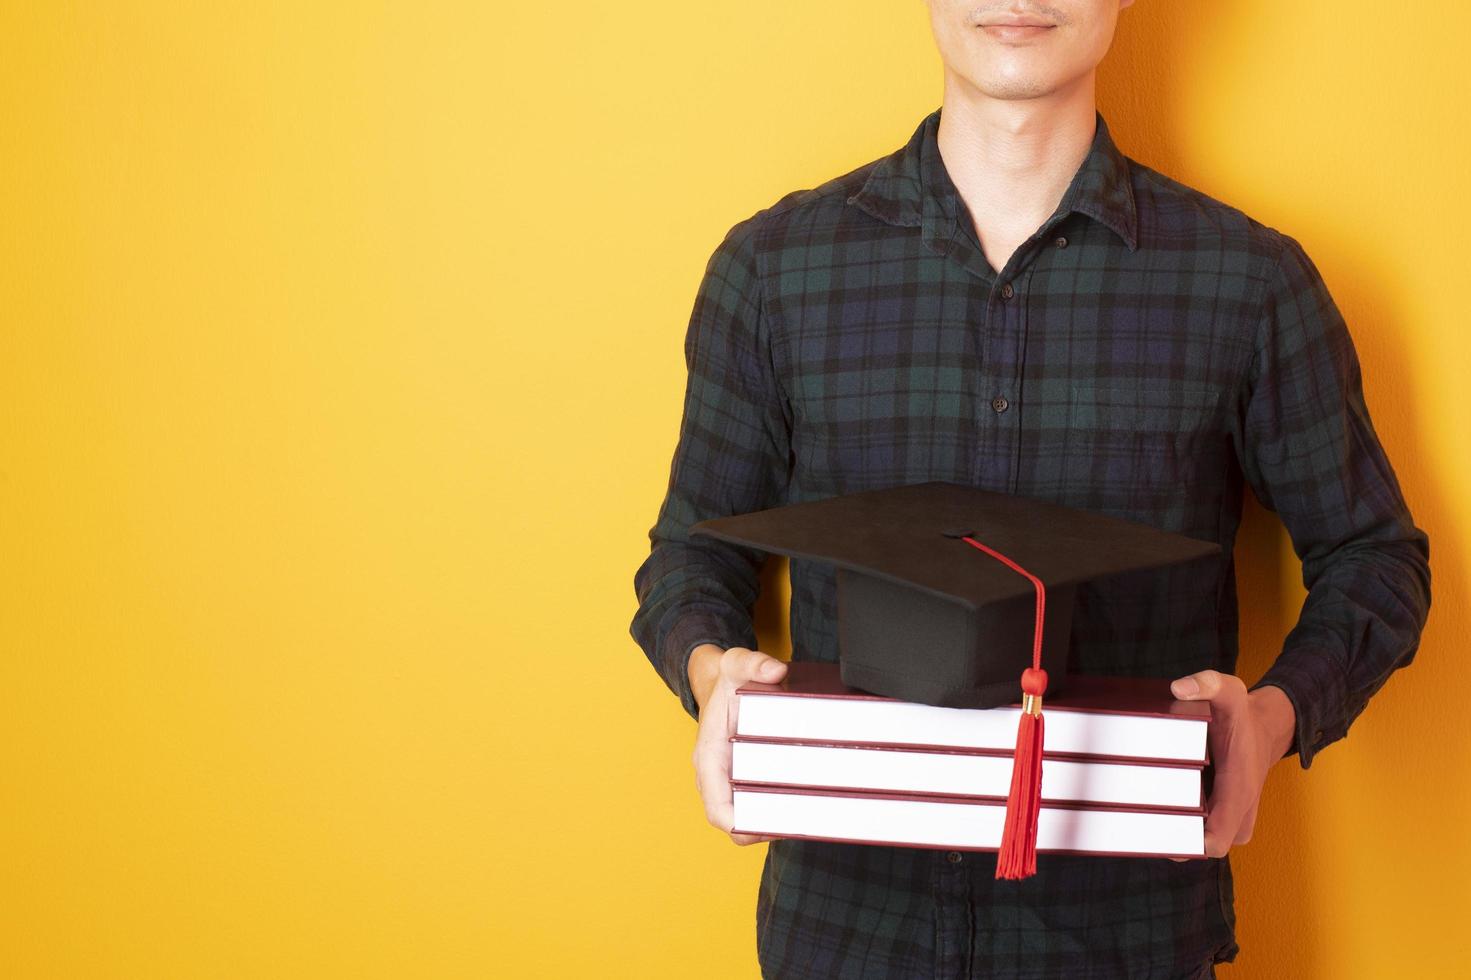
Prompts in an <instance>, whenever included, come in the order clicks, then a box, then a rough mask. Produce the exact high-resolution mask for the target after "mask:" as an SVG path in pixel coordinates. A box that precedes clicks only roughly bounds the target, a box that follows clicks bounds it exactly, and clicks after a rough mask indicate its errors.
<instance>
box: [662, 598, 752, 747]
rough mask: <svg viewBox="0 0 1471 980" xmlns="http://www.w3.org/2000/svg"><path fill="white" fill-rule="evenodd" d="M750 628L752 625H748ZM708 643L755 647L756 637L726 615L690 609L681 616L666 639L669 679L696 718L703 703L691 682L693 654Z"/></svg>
mask: <svg viewBox="0 0 1471 980" xmlns="http://www.w3.org/2000/svg"><path fill="white" fill-rule="evenodd" d="M747 629H749V627H748V628H747ZM704 643H713V644H714V645H715V646H718V647H720V649H722V650H729V649H730V648H731V647H742V646H743V647H749V648H751V649H755V646H756V640H755V638H754V637H753V636H751V635H750V634H749V632H745V631H743V630H741V629H740V628H737V627H733V626H732V624H730V623H729V622H727V621H726V620H725V619H724V618H723V617H721V616H719V615H716V614H713V613H708V612H694V613H689V614H687V615H685V616H683V617H681V618H680V619H679V621H678V622H676V623H675V624H674V627H673V628H672V629H670V631H669V635H668V636H666V637H665V639H664V649H665V651H666V652H665V672H664V673H665V677H664V679H665V682H666V683H668V685H669V688H670V690H672V691H673V692H674V693H675V694H677V695H678V696H679V703H680V705H681V706H682V707H683V708H684V710H685V713H686V714H688V715H689V716H690V717H691V718H693V719H694V720H695V721H697V722H698V721H699V720H700V706H699V703H698V702H696V701H695V692H694V689H693V688H692V687H691V686H690V667H689V664H690V655H691V654H693V653H694V652H695V648H696V647H698V646H700V645H701V644H704Z"/></svg>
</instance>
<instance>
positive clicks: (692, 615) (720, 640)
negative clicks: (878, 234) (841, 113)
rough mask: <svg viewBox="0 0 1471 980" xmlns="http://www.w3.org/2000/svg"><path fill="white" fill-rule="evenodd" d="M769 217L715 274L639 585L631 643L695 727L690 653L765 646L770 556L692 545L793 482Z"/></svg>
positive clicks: (694, 328)
mask: <svg viewBox="0 0 1471 980" xmlns="http://www.w3.org/2000/svg"><path fill="white" fill-rule="evenodd" d="M760 214H761V213H760V212H758V213H757V214H756V215H753V216H752V217H750V218H747V219H746V220H744V221H742V222H740V223H739V224H737V225H735V226H734V227H733V228H731V230H730V231H729V232H727V233H726V236H725V238H724V240H723V241H722V242H721V243H720V245H719V246H718V247H717V248H716V249H715V252H714V254H713V255H712V256H711V257H710V259H709V262H708V263H707V265H706V268H705V274H704V278H703V279H702V281H701V282H700V286H699V290H698V292H697V294H696V298H695V304H694V310H693V312H692V313H691V316H690V321H689V328H688V332H687V333H686V336H685V344H684V354H685V364H686V366H687V368H688V371H689V374H688V380H687V382H686V388H685V395H684V414H683V417H682V419H681V421H680V428H679V440H678V444H677V445H676V447H675V450H674V458H673V461H672V463H671V465H670V473H669V485H668V490H667V492H666V494H665V497H664V501H663V504H662V505H661V506H660V509H659V514H658V518H657V520H656V521H655V523H654V525H653V527H652V528H651V529H650V530H649V540H650V549H649V555H648V557H647V558H646V559H645V560H644V562H643V564H642V565H640V566H639V568H638V570H637V572H636V573H635V574H634V580H633V584H634V591H635V593H636V595H637V598H638V610H637V612H636V613H635V614H634V617H633V622H632V624H631V625H630V628H629V629H630V633H631V634H632V635H633V637H634V639H635V640H636V641H637V642H638V644H639V646H640V647H642V649H643V651H644V654H645V655H646V656H647V657H648V658H649V661H650V663H652V664H653V666H654V669H655V670H656V671H658V673H659V675H660V676H661V677H662V678H663V680H664V683H665V684H666V685H668V687H669V689H670V690H671V691H673V692H674V693H675V694H676V695H677V696H678V697H679V701H680V703H681V705H683V707H684V709H685V711H686V712H687V713H688V714H689V715H690V717H692V718H694V719H696V720H699V706H698V705H697V704H696V702H695V698H694V694H693V692H692V691H691V689H690V683H689V674H688V664H689V657H690V653H691V652H692V651H693V650H694V648H695V647H697V646H699V645H700V644H702V643H714V644H715V645H717V646H719V647H722V648H726V649H728V648H730V647H736V646H743V647H748V648H752V649H754V648H755V646H756V642H757V641H756V636H755V628H754V623H753V612H754V606H755V602H756V599H757V596H758V594H759V592H760V571H761V565H762V563H763V561H764V560H765V555H764V553H762V552H760V551H758V550H755V549H751V548H745V547H742V546H738V545H733V544H729V543H725V542H720V541H715V540H713V539H711V538H707V537H692V536H691V535H690V533H689V530H690V527H691V526H692V525H694V524H696V523H698V522H699V521H702V520H705V519H706V518H711V517H724V516H728V515H732V514H743V513H749V512H750V511H755V510H762V509H765V508H767V507H774V506H777V505H778V504H779V503H780V502H781V498H782V497H783V496H784V495H785V492H786V485H787V480H788V478H789V475H790V472H791V462H790V445H791V438H790V416H789V414H788V412H787V410H786V408H785V405H786V402H785V400H784V399H783V397H782V395H781V392H780V388H779V386H778V383H777V380H776V372H775V368H774V364H773V361H772V357H771V353H770V350H771V344H770V331H769V324H768V318H767V316H766V311H765V308H764V307H765V304H764V300H763V292H762V285H761V278H760V275H759V273H758V270H757V263H756V255H755V251H754V235H755V231H756V227H757V221H758V219H759V217H760Z"/></svg>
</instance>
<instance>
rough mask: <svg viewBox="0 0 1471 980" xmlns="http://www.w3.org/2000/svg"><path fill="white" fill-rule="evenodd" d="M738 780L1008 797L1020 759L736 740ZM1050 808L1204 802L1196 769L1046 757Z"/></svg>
mask: <svg viewBox="0 0 1471 980" xmlns="http://www.w3.org/2000/svg"><path fill="white" fill-rule="evenodd" d="M730 742H731V774H730V775H731V779H732V780H735V781H739V782H742V783H750V784H754V783H764V784H768V785H787V786H814V787H821V788H827V789H856V790H893V791H900V792H910V793H939V794H944V795H949V796H982V797H993V798H1005V796H1006V794H1007V791H1008V790H1009V789H1010V786H1011V763H1012V757H1011V753H1009V752H1002V751H1000V750H998V749H960V748H947V747H944V746H915V745H895V744H885V743H868V744H862V743H837V742H821V741H811V740H785V739H779V738H770V737H765V736H755V735H733V736H731V738H730ZM1042 800H1043V802H1044V803H1045V802H1066V803H1112V804H1119V805H1131V806H1139V807H1174V808H1190V807H1199V806H1202V805H1203V804H1204V787H1203V780H1202V776H1201V767H1200V766H1199V765H1197V764H1193V763H1179V762H1158V761H1154V760H1149V761H1137V760H1136V761H1134V762H1121V761H1109V760H1107V759H1106V758H1105V757H1101V756H1086V755H1078V756H1063V755H1060V754H1058V753H1053V752H1044V753H1043V756H1042Z"/></svg>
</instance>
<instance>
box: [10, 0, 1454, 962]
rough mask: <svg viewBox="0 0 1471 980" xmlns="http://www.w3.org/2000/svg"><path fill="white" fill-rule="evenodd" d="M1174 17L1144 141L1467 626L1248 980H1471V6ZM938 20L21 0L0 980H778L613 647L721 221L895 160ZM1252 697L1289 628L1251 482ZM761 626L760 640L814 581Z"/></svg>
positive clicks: (1438, 643)
mask: <svg viewBox="0 0 1471 980" xmlns="http://www.w3.org/2000/svg"><path fill="white" fill-rule="evenodd" d="M1390 14H1392V15H1393V16H1387V15H1386V12H1385V9H1384V7H1383V5H1382V4H1377V3H1370V2H1368V0H1333V2H1329V0H1317V2H1313V3H1297V4H1282V3H1276V2H1268V0H1240V2H1233V3H1215V2H1213V3H1169V2H1160V0H1140V2H1139V3H1137V4H1136V5H1135V6H1134V7H1133V8H1131V9H1128V10H1126V11H1125V12H1124V14H1123V18H1122V21H1121V28H1120V34H1119V37H1118V39H1117V41H1116V44H1115V47H1114V50H1113V51H1112V53H1111V54H1110V56H1109V59H1108V60H1107V61H1106V62H1105V63H1104V66H1103V68H1102V71H1101V77H1100V88H1099V95H1100V105H1101V108H1102V109H1103V111H1104V113H1105V115H1106V117H1107V118H1108V120H1109V121H1110V123H1111V124H1112V126H1113V129H1114V132H1115V136H1116V138H1117V139H1118V141H1119V142H1120V145H1121V146H1122V147H1123V148H1124V150H1125V152H1126V153H1129V154H1130V155H1132V156H1134V157H1136V158H1137V159H1139V160H1142V161H1143V162H1145V163H1148V164H1150V165H1152V166H1155V167H1157V168H1159V169H1161V170H1163V171H1164V172H1166V173H1168V174H1171V175H1172V176H1175V177H1177V178H1179V179H1181V180H1183V181H1185V182H1186V183H1188V184H1191V185H1193V186H1196V187H1198V188H1200V189H1202V190H1204V191H1206V192H1207V193H1210V194H1212V195H1214V196H1217V197H1220V198H1222V199H1225V200H1227V201H1229V202H1231V203H1233V204H1235V205H1237V206H1239V207H1241V208H1243V209H1244V210H1246V211H1247V212H1248V213H1250V214H1252V215H1253V216H1255V217H1257V218H1259V219H1260V220H1263V221H1265V222H1267V223H1268V224H1272V225H1274V226H1276V227H1279V228H1281V229H1283V230H1285V231H1287V232H1289V233H1291V234H1293V235H1295V236H1296V237H1298V238H1299V239H1300V240H1301V241H1302V242H1303V243H1304V244H1305V246H1306V247H1307V248H1308V250H1309V253H1310V254H1311V255H1312V256H1313V257H1314V259H1315V260H1316V261H1317V262H1318V263H1319V265H1320V267H1321V268H1322V270H1323V273H1324V275H1325V277H1326V278H1327V280H1328V283H1329V285H1330V287H1331V289H1332V291H1333V293H1334V295H1335V296H1336V297H1337V299H1338V301H1339V303H1340V306H1341V307H1342V309H1343V310H1344V312H1345V314H1346V316H1347V317H1348V319H1349V321H1350V325H1351V329H1352V331H1353V334H1354V338H1355V340H1356V342H1357V344H1358V349H1359V352H1360V356H1361V359H1362V361H1363V365H1364V369H1365V377H1366V387H1367V391H1368V399H1369V402H1370V408H1371V410H1372V412H1373V416H1374V419H1375V422H1376V425H1377V427H1378V429H1379V431H1380V433H1381V435H1382V437H1383V439H1384V442H1385V443H1386V445H1387V446H1388V449H1389V451H1390V455H1391V457H1392V459H1393V460H1394V462H1395V464H1396V467H1397V469H1398V472H1399V474H1400V478H1401V480H1402V481H1403V484H1404V487H1405V491H1406V494H1407V496H1408V498H1409V500H1410V503H1411V506H1412V508H1413V510H1414V513H1415V516H1416V518H1417V520H1418V521H1419V522H1420V523H1421V525H1422V526H1424V527H1425V528H1426V529H1427V530H1428V531H1429V532H1430V537H1431V541H1432V552H1433V555H1434V558H1433V564H1434V580H1435V599H1434V610H1433V613H1432V617H1431V622H1430V626H1429V628H1428V630H1427V633H1426V636H1425V642H1424V644H1423V646H1422V649H1421V652H1420V655H1419V658H1418V660H1417V662H1416V663H1415V665H1414V666H1413V667H1412V668H1410V669H1409V670H1408V671H1405V672H1404V673H1402V674H1400V675H1398V676H1397V677H1396V678H1395V679H1394V680H1393V681H1392V682H1391V683H1390V684H1389V686H1388V687H1387V688H1386V689H1385V690H1384V691H1383V692H1382V693H1381V694H1380V695H1379V696H1378V697H1376V699H1375V701H1374V702H1373V703H1372V704H1371V706H1370V709H1369V711H1368V712H1367V713H1366V714H1365V715H1364V716H1363V717H1362V718H1361V719H1360V721H1359V722H1358V724H1357V725H1356V726H1355V727H1354V729H1353V732H1352V734H1351V736H1350V737H1349V738H1348V739H1347V740H1346V741H1345V742H1342V743H1339V744H1337V745H1335V746H1333V747H1332V748H1330V749H1329V750H1328V751H1327V752H1325V753H1324V754H1323V755H1322V756H1321V757H1320V759H1319V760H1318V762H1317V763H1316V764H1315V765H1314V767H1313V769H1312V770H1311V771H1309V772H1307V773H1303V772H1300V771H1297V770H1296V769H1295V768H1293V767H1294V766H1295V765H1296V763H1295V762H1294V763H1292V764H1291V765H1282V766H1279V767H1278V768H1277V769H1276V771H1275V772H1274V773H1273V775H1272V776H1271V778H1270V781H1269V783H1268V786H1267V795H1266V797H1265V801H1264V804H1263V811H1262V815H1261V821H1260V825H1259V828H1258V832H1257V836H1256V838H1255V839H1254V840H1253V841H1252V842H1251V843H1250V844H1248V845H1246V846H1245V847H1243V848H1240V849H1239V850H1238V851H1237V853H1236V858H1235V861H1236V866H1237V868H1238V889H1239V891H1238V909H1239V914H1240V922H1239V929H1240V939H1241V943H1242V946H1243V952H1242V954H1241V957H1240V959H1239V960H1238V962H1237V964H1236V965H1235V966H1234V967H1232V968H1228V969H1226V970H1223V971H1222V972H1223V975H1226V976H1241V977H1289V976H1290V977H1322V978H1329V977H1331V978H1343V977H1354V978H1360V977H1362V978H1380V977H1397V976H1408V975H1411V973H1412V972H1413V971H1419V974H1418V975H1425V976H1449V975H1451V974H1452V973H1455V972H1459V971H1463V970H1464V969H1465V966H1466V962H1467V957H1468V954H1471V942H1468V939H1467V930H1466V929H1465V927H1464V920H1465V916H1466V913H1467V911H1468V886H1467V884H1466V882H1467V881H1468V879H1471V859H1468V853H1467V848H1466V846H1465V833H1464V830H1463V828H1464V827H1465V825H1466V820H1467V809H1468V802H1471V801H1468V794H1467V789H1466V787H1467V785H1468V782H1471V766H1468V756H1471V735H1468V734H1467V730H1468V722H1467V717H1468V716H1467V714H1466V700H1465V699H1466V697H1467V689H1466V685H1465V683H1464V681H1465V677H1466V672H1465V669H1464V666H1463V664H1464V657H1463V656H1462V655H1457V654H1455V652H1454V651H1455V644H1456V643H1458V642H1464V638H1465V637H1466V635H1467V634H1468V632H1471V622H1468V617H1467V606H1466V602H1465V599H1464V598H1463V597H1464V595H1465V591H1466V586H1467V572H1466V566H1465V563H1464V560H1463V558H1462V556H1463V555H1464V554H1465V553H1466V549H1467V547H1468V545H1471V531H1468V519H1467V511H1466V509H1465V504H1464V500H1463V498H1464V496H1465V494H1466V492H1467V490H1468V488H1471V462H1468V453H1467V450H1468V448H1471V446H1468V440H1467V436H1466V432H1467V423H1468V416H1471V413H1468V410H1467V405H1466V399H1467V395H1468V391H1467V368H1468V366H1471V357H1468V354H1471V349H1468V348H1471V344H1468V339H1467V335H1468V331H1467V318H1466V313H1465V302H1466V297H1467V295H1468V290H1471V282H1468V276H1467V272H1466V268H1467V256H1468V254H1471V253H1468V247H1467V246H1468V242H1467V229H1468V228H1471V205H1468V203H1467V202H1468V198H1467V194H1466V185H1465V174H1466V173H1467V171H1468V169H1471V161H1468V159H1467V157H1468V154H1467V148H1468V135H1467V125H1466V124H1467V110H1466V99H1465V91H1466V90H1465V74H1464V71H1465V69H1464V62H1463V59H1462V57H1461V51H1462V46H1463V45H1464V42H1465V39H1466V37H1467V36H1468V34H1471V15H1468V13H1467V8H1466V6H1465V5H1463V4H1437V5H1433V6H1432V7H1430V8H1420V9H1417V10H1416V11H1415V12H1414V13H1413V15H1410V16H1404V17H1400V16H1399V15H1398V13H1396V12H1394V11H1391V12H1390ZM939 98H940V67H939V61H938V56H937V54H936V53H935V50H934V46H933V42H932V40H931V38H930V34H929V26H928V21H927V18H926V14H925V10H924V5H923V4H922V3H920V2H919V0H909V2H879V0H867V2H856V3H855V2H845V3H829V2H801V3H791V2H788V0H753V2H749V3H745V4H735V5H732V4H723V5H707V4H692V3H671V2H662V3H656V2H647V3H635V4H628V3H619V4H612V3H598V2H593V3H579V4H545V5H543V4H531V3H518V4H507V3H490V4H485V3H455V4H447V3H414V4H409V3H399V4H391V5H384V4H360V3H343V4H335V5H328V4H299V3H278V4H264V3H257V2H251V3H238V4H237V3H230V4H226V3H204V4H200V3H189V4H184V3H179V4H165V3H132V4H123V3H112V4H105V3H95V4H93V3H86V4H61V3H5V4H4V5H3V7H0V141H3V145H0V672H3V673H0V698H3V702H0V709H3V710H0V763H3V764H0V975H3V976H5V977H22V978H32V977H36V978H40V977H86V978H90V977H148V978H169V977H189V978H194V977H287V976H290V977H409V976H424V977H469V976H490V975H500V976H515V977H523V976H524V977H543V976H545V977H564V976H565V977H571V976H607V977H615V976H616V977H659V976H670V977H674V976H680V977H693V976H708V977H753V976H755V975H756V961H755V943H754V939H755V936H754V905H755V889H756V881H757V876H758V874H759V871H760V864H761V859H762V853H763V849H764V845H756V846H754V847H751V848H739V847H736V846H734V845H732V844H731V843H730V842H729V841H728V839H726V838H724V837H723V836H722V835H721V834H720V833H719V832H718V831H716V830H714V829H713V828H711V827H709V826H708V825H707V824H705V822H704V817H703V812H702V809H701V807H700V804H699V800H698V796H697V794H696V791H695V786H694V781H693V778H692V772H691V769H690V766H689V753H690V749H691V746H692V738H693V734H694V726H693V724H692V723H691V722H690V720H689V719H688V718H687V717H686V716H685V715H684V714H683V713H682V712H681V711H680V710H679V707H678V705H677V703H676V702H675V700H674V698H673V697H672V695H670V694H669V693H668V692H667V691H666V690H665V688H664V686H663V685H662V683H660V681H659V680H658V679H657V677H656V676H655V674H654V672H653V670H652V668H651V667H650V666H649V665H648V664H647V663H646V662H645V660H644V656H643V654H642V653H641V652H640V650H639V649H638V648H637V647H636V646H635V645H634V644H633V642H632V640H631V639H630V638H629V636H628V634H627V628H628V622H629V619H630V617H631V615H632V613H633V609H634V596H633V590H632V575H633V571H634V569H635V568H636V567H637V565H638V563H639V562H640V561H641V560H642V558H643V556H644V554H645V553H646V549H647V538H646V536H645V535H646V532H647V530H648V527H649V525H650V524H651V523H652V522H653V519H654V517H655V513H656V509H657V507H658V504H659V501H660V499H661V497H662V494H663V491H664V488H665V482H666V480H667V477H668V464H669V457H670V453H671V451H672V449H673V446H674V438H675V435H676V431H677V427H678V423H679V410H680V404H681V396H682V392H683V385H684V365H683V360H682V352H681V341H682V337H683V333H684V328H685V323H686V320H687V318H688V315H689V311H690V305H691V302H692V300H693V297H694V290H695V287H696V284H697V283H698V280H699V275H700V272H701V270H702V269H703V266H704V263H705V261H706V259H707V258H708V256H709V254H710V252H711V251H712V250H713V248H714V247H715V245H716V243H717V242H718V241H719V240H720V237H721V236H722V235H723V233H724V232H725V230H726V229H728V228H729V227H730V225H732V224H733V223H735V222H736V221H738V220H740V219H741V218H744V217H746V216H747V215H749V214H751V213H752V212H753V211H755V210H757V209H758V208H760V207H763V206H765V205H767V204H769V203H771V202H772V201H774V200H775V199H776V198H777V197H779V196H781V195H782V194H784V193H785V192H787V191H789V190H792V189H794V188H797V187H810V186H813V185H815V184H817V183H820V182H822V181H824V180H826V179H828V178H829V177H832V176H835V175H837V174H839V173H842V172H845V171H847V170H850V169H852V168H853V167H856V166H858V165H860V164H862V163H864V162H867V161H869V160H872V159H874V158H875V157H878V156H880V155H882V154H885V153H888V152H890V151H891V150H893V149H895V148H897V147H898V146H899V145H901V144H902V143H903V142H904V140H906V139H907V138H908V136H909V134H910V133H911V132H912V130H913V128H914V126H915V125H917V123H918V121H919V119H920V118H921V117H922V116H923V115H924V114H925V113H926V112H929V111H930V110H931V109H933V108H934V107H935V106H936V105H937V104H938V102H939ZM1240 550H1241V590H1242V595H1243V604H1244V608H1245V609H1246V616H1245V620H1244V623H1243V629H1244V656H1243V671H1242V672H1243V674H1245V675H1247V676H1248V679H1254V678H1255V676H1256V675H1258V674H1259V673H1260V672H1261V670H1262V669H1264V668H1265V666H1266V664H1267V663H1268V662H1269V660H1270V658H1271V656H1272V654H1273V652H1274V649H1275V645H1276V644H1278V643H1279V642H1280V640H1281V637H1282V636H1283V635H1284V634H1285V633H1286V631H1287V629H1288V628H1290V626H1291V624H1292V622H1293V620H1294V617H1295V616H1296V612H1297V608H1298V605H1299V603H1300V601H1301V598H1302V591H1301V587H1300V582H1299V578H1298V566H1297V564H1296V562H1295V560H1294V559H1293V556H1292V553H1291V549H1290V546H1289V544H1288V542H1287V539H1286V536H1285V534H1284V533H1283V532H1282V530H1281V528H1280V525H1278V524H1277V523H1276V522H1275V519H1274V518H1273V517H1272V516H1271V515H1270V514H1266V513H1265V512H1263V511H1261V510H1260V508H1258V507H1256V505H1255V504H1254V503H1253V505H1252V512H1251V513H1250V515H1249V517H1248V522H1247V526H1246V529H1245V532H1244V534H1243V537H1242V540H1241V543H1240ZM771 580H772V582H773V585H774V589H773V591H772V594H771V596H770V601H769V602H767V603H766V604H765V605H763V611H762V624H763V631H764V635H765V637H766V638H768V640H769V643H768V644H764V645H767V646H768V648H769V649H771V650H772V651H773V652H781V653H785V648H784V644H785V640H784V638H783V637H782V636H781V635H780V634H781V627H780V617H781V615H782V612H781V610H782V608H783V606H782V603H784V601H785V594H784V592H783V589H784V583H783V582H782V581H780V578H779V576H778V575H775V574H773V575H772V577H771Z"/></svg>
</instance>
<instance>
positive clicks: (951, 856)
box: [945, 851, 960, 864]
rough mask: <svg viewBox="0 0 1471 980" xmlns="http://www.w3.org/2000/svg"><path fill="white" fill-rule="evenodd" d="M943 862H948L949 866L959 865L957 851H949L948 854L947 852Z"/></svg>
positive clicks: (958, 853)
mask: <svg viewBox="0 0 1471 980" xmlns="http://www.w3.org/2000/svg"><path fill="white" fill-rule="evenodd" d="M945 860H946V861H949V862H950V863H951V864H959V863H960V852H959V851H949V852H947V853H946V854H945Z"/></svg>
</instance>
